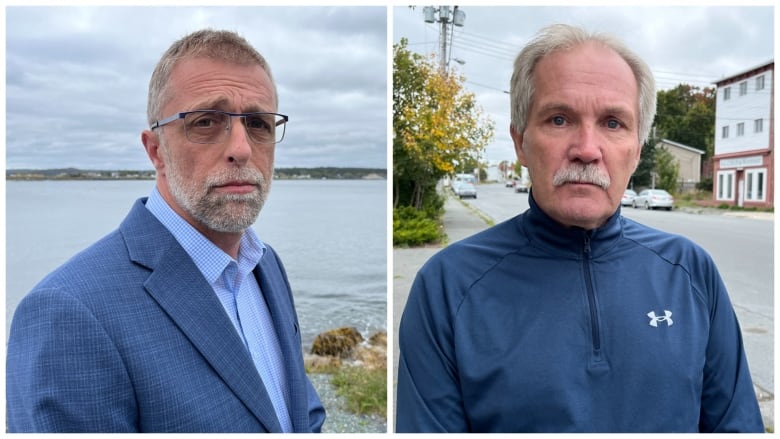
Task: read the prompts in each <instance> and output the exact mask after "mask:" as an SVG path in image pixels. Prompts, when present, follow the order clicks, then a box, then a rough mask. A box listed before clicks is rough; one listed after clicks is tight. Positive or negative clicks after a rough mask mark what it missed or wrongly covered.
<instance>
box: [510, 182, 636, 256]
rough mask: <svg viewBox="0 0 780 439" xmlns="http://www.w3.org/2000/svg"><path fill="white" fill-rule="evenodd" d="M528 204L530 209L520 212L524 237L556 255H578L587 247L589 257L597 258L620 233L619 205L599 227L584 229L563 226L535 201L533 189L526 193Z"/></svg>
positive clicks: (613, 242) (621, 229) (581, 254)
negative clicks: (527, 194) (521, 213)
mask: <svg viewBox="0 0 780 439" xmlns="http://www.w3.org/2000/svg"><path fill="white" fill-rule="evenodd" d="M528 204H529V206H530V208H529V209H528V210H527V211H526V212H525V213H524V214H523V215H522V221H523V224H524V229H525V231H526V232H525V233H526V235H527V237H528V239H529V240H530V241H531V242H532V243H534V244H535V245H537V246H539V247H543V248H546V249H548V250H550V251H553V252H555V253H557V254H561V253H563V254H567V255H568V256H572V257H575V258H580V257H582V256H583V252H584V251H585V247H586V246H588V251H589V252H590V254H591V255H592V257H598V256H600V255H602V254H604V252H606V251H608V250H609V249H610V248H612V247H613V246H614V245H615V244H616V243H617V241H618V239H619V238H620V237H621V236H622V234H623V225H622V221H621V220H620V218H621V216H620V207H618V208H617V210H616V211H615V213H614V214H612V216H610V217H609V219H607V221H606V222H605V223H604V225H602V226H601V227H599V228H597V229H593V230H585V229H583V228H580V227H565V226H563V225H561V224H559V223H558V222H557V221H555V220H554V219H552V218H551V217H550V216H549V215H547V214H546V213H545V212H544V211H543V210H542V209H541V208H540V207H539V205H538V204H536V200H534V197H533V189H532V190H531V192H530V194H529V196H528Z"/></svg>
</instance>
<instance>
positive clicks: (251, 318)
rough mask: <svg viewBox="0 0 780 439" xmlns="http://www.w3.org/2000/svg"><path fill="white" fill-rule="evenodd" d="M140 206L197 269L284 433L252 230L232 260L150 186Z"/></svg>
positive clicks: (278, 371)
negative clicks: (239, 342)
mask: <svg viewBox="0 0 780 439" xmlns="http://www.w3.org/2000/svg"><path fill="white" fill-rule="evenodd" d="M146 208H147V209H149V211H150V212H151V213H152V214H153V215H154V216H155V217H156V218H157V219H158V220H159V221H160V222H161V223H162V224H163V225H164V226H165V227H166V228H167V229H168V230H169V231H170V232H171V234H172V235H173V236H174V237H175V238H176V240H177V241H178V242H179V244H180V245H181V246H182V247H183V248H184V250H185V251H186V252H187V254H188V255H189V256H190V258H192V261H193V262H194V263H195V265H196V266H197V267H198V269H199V270H200V272H201V273H202V274H203V277H205V278H206V281H208V282H209V284H211V287H212V288H213V289H214V293H215V294H216V295H217V297H218V298H219V301H220V302H221V303H222V306H223V307H224V308H225V312H226V313H227V315H228V317H230V321H231V322H233V326H234V327H235V328H236V332H237V333H238V335H239V336H240V337H241V339H242V340H243V341H244V345H245V346H246V347H247V351H248V352H249V353H250V355H251V356H252V359H253V360H254V362H255V365H256V367H257V369H258V372H259V373H260V377H261V378H262V380H263V383H264V384H265V385H266V390H267V391H268V395H269V396H270V398H271V401H272V403H273V405H274V408H275V410H276V414H277V417H278V418H279V423H280V424H281V426H282V430H283V431H285V432H290V431H292V421H291V420H290V416H289V411H288V409H287V408H288V406H289V402H290V395H289V393H290V392H289V387H288V386H287V384H286V383H287V380H286V377H285V372H284V365H283V362H282V351H281V347H280V346H279V339H278V337H277V335H276V331H275V330H274V326H273V321H272V320H271V315H270V312H269V311H268V306H267V304H266V303H265V300H264V299H263V295H262V291H261V290H260V285H259V284H258V283H257V279H256V278H255V276H254V273H253V271H254V269H255V267H256V266H257V264H258V263H259V262H260V259H262V257H263V255H264V254H265V252H266V248H265V245H264V244H263V242H262V241H260V239H259V238H258V236H257V234H256V233H255V231H254V229H252V228H251V227H249V228H247V229H246V230H245V232H244V234H243V236H242V237H241V242H240V245H239V251H238V260H235V259H233V258H232V257H231V256H229V255H228V254H227V253H225V252H224V251H223V250H222V249H220V248H219V247H217V246H216V245H215V244H214V243H213V242H211V241H210V240H209V239H208V238H206V237H205V236H203V235H202V234H201V233H200V232H198V231H197V230H196V229H195V228H194V227H193V226H192V225H190V224H189V223H188V222H187V221H185V220H184V219H183V218H182V217H181V216H179V214H177V213H176V212H175V211H174V210H173V209H172V208H171V207H170V206H169V205H168V203H167V202H166V201H165V200H164V199H163V198H162V195H160V192H159V191H158V190H157V187H155V188H154V189H153V190H152V193H151V194H150V196H149V199H148V200H147V202H146Z"/></svg>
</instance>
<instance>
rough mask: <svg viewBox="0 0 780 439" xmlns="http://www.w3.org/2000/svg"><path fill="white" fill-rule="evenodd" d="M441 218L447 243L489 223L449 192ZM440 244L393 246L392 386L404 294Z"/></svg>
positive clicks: (395, 375) (393, 424)
mask: <svg viewBox="0 0 780 439" xmlns="http://www.w3.org/2000/svg"><path fill="white" fill-rule="evenodd" d="M443 222H444V232H445V233H446V235H447V242H448V243H452V242H455V241H460V240H461V239H463V238H466V237H467V236H470V235H473V234H474V233H477V232H479V231H480V230H484V229H486V228H487V227H488V225H487V224H486V223H485V221H483V220H482V219H481V218H480V217H479V216H478V215H477V214H476V213H475V212H473V211H471V210H469V208H468V207H466V206H464V205H463V203H461V202H460V201H459V200H457V199H455V198H454V197H452V196H448V197H447V201H446V202H445V203H444V218H443ZM442 247H443V246H435V247H417V248H394V249H393V335H394V336H393V390H395V385H396V383H397V381H398V325H399V323H400V322H401V314H402V313H403V311H404V305H406V298H407V297H408V296H409V289H410V288H411V287H412V282H413V281H414V276H415V275H416V274H417V270H419V269H420V267H422V265H423V264H424V263H425V261H427V260H428V258H430V257H431V256H433V255H434V254H435V253H436V252H437V251H439V250H441V249H442ZM393 407H395V391H393ZM393 416H395V410H393ZM389 431H395V418H393V419H392V426H391V429H390V430H389Z"/></svg>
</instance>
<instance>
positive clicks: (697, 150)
mask: <svg viewBox="0 0 780 439" xmlns="http://www.w3.org/2000/svg"><path fill="white" fill-rule="evenodd" d="M658 143H668V144H670V145H672V146H676V147H678V148H682V149H685V150H688V151H690V152H697V153H699V154H704V151H702V150H700V149H697V148H694V147H692V146H688V145H683V144H682V143H679V142H675V141H673V140H669V139H661V140H659V141H658ZM658 143H656V146H658Z"/></svg>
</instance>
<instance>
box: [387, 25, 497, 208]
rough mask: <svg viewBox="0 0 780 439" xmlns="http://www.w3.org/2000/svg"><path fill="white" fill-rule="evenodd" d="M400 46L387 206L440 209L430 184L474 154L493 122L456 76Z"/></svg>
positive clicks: (396, 57) (395, 58) (490, 132)
mask: <svg viewBox="0 0 780 439" xmlns="http://www.w3.org/2000/svg"><path fill="white" fill-rule="evenodd" d="M406 46H407V41H406V39H401V41H400V43H399V44H396V45H394V46H393V181H394V186H393V206H394V207H400V206H412V207H414V208H416V209H418V210H423V209H426V208H429V207H431V206H434V208H435V206H437V205H439V206H440V205H441V201H440V199H439V196H438V195H437V194H436V183H437V182H438V181H439V180H440V179H441V178H442V177H444V176H446V175H450V174H453V173H454V172H455V163H463V162H465V161H467V160H468V159H469V158H472V159H473V158H474V157H477V156H478V155H479V153H480V151H481V150H482V149H484V147H485V146H486V145H487V143H488V142H489V141H490V139H491V138H492V137H493V129H494V123H493V121H492V120H490V119H489V118H487V117H483V112H482V109H481V108H480V107H478V105H477V103H476V98H475V96H474V94H473V93H470V92H467V91H466V90H465V89H464V88H463V82H464V80H465V79H464V78H463V77H462V76H458V75H455V74H452V73H449V74H448V73H444V74H442V73H441V72H439V70H438V68H437V67H436V66H435V64H434V62H433V61H432V59H428V58H426V57H424V56H422V55H420V54H416V53H413V52H411V51H409V50H408V49H407V47H406Z"/></svg>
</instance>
